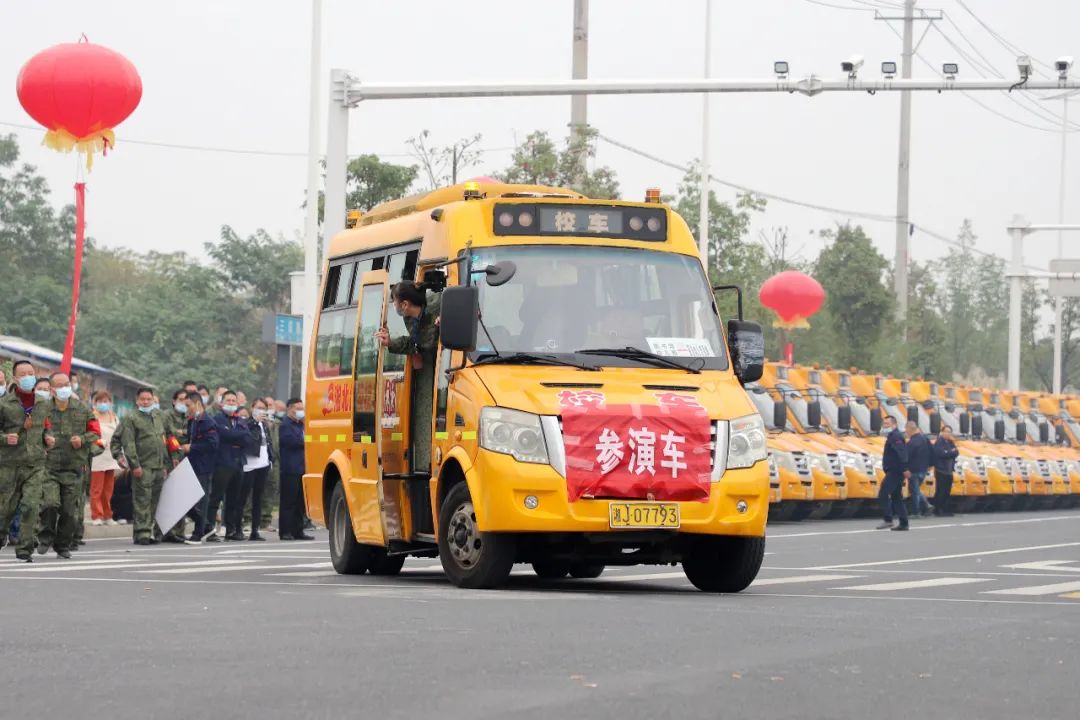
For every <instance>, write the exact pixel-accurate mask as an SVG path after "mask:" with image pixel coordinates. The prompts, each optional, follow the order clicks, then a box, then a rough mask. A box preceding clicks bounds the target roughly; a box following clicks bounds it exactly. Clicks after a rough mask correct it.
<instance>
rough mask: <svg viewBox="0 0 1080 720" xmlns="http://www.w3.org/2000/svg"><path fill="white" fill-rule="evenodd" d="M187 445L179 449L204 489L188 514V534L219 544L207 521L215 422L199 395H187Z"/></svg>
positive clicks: (214, 455)
mask: <svg viewBox="0 0 1080 720" xmlns="http://www.w3.org/2000/svg"><path fill="white" fill-rule="evenodd" d="M187 418H188V425H187V444H185V445H184V446H183V447H181V448H180V449H181V450H182V451H183V452H184V454H185V455H186V456H187V459H188V461H189V462H190V463H191V469H192V470H193V471H194V472H195V477H197V478H198V479H199V484H200V485H201V486H202V489H203V496H202V499H201V500H199V502H197V503H195V507H193V508H192V510H191V512H190V513H189V514H188V517H190V518H191V519H192V520H193V521H194V522H195V530H194V532H192V533H191V537H190V538H189V540H190V542H196V543H197V542H202V541H204V540H205V541H206V542H220V540H219V539H218V536H217V535H215V534H214V533H213V530H214V524H213V522H209V523H208V522H207V521H208V518H209V517H210V516H209V508H210V490H211V483H212V480H213V476H214V467H215V466H216V465H217V454H218V445H219V443H220V438H219V437H218V431H217V423H215V422H214V420H213V418H211V417H210V416H209V415H207V414H206V406H205V405H204V404H203V401H202V395H200V394H199V393H191V394H190V395H188V396H187Z"/></svg>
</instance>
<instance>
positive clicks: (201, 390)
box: [196, 385, 210, 413]
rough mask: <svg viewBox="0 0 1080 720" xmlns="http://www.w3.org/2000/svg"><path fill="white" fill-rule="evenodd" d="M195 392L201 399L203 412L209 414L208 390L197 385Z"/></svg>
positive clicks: (203, 386)
mask: <svg viewBox="0 0 1080 720" xmlns="http://www.w3.org/2000/svg"><path fill="white" fill-rule="evenodd" d="M196 392H198V393H199V397H200V398H202V404H203V408H204V410H203V412H206V413H209V412H210V389H209V388H208V387H206V386H205V385H199V386H198V388H197V390H196Z"/></svg>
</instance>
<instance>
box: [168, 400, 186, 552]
mask: <svg viewBox="0 0 1080 720" xmlns="http://www.w3.org/2000/svg"><path fill="white" fill-rule="evenodd" d="M161 422H162V425H163V426H164V428H165V441H166V451H167V452H168V459H167V462H166V463H165V472H166V474H168V473H169V472H170V471H171V470H172V469H173V468H174V467H176V466H177V465H179V464H180V463H181V462H183V460H184V451H183V450H181V449H180V448H181V447H182V446H184V445H187V442H188V417H187V393H186V392H184V391H183V390H177V391H176V392H174V393H173V399H172V407H170V408H168V409H167V410H162V411H161ZM174 439H175V442H174ZM186 530H187V518H180V521H179V522H177V523H176V525H175V526H174V527H173V528H172V529H171V530H170V531H169V532H167V533H165V537H164V538H162V539H163V540H164V541H165V542H171V543H183V542H184V535H185V533H186Z"/></svg>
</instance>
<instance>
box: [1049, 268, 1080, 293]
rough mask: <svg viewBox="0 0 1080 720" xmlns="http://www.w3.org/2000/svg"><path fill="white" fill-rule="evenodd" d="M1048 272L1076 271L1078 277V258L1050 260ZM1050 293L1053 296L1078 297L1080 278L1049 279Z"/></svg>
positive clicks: (1079, 271) (1079, 269)
mask: <svg viewBox="0 0 1080 720" xmlns="http://www.w3.org/2000/svg"><path fill="white" fill-rule="evenodd" d="M1050 272H1052V273H1077V275H1076V277H1077V278H1080V260H1051V261H1050ZM1050 294H1051V295H1053V296H1054V297H1080V279H1077V280H1055V279H1053V278H1051V279H1050Z"/></svg>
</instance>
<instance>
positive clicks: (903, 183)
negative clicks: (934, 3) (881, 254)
mask: <svg viewBox="0 0 1080 720" xmlns="http://www.w3.org/2000/svg"><path fill="white" fill-rule="evenodd" d="M914 15H915V0H904V50H903V52H902V53H901V55H900V63H901V64H900V77H902V78H904V79H905V80H906V79H908V78H910V77H911V56H912V49H911V40H912V38H911V35H912V32H913V30H914V25H915V18H914ZM910 189H911V91H910V90H904V91H903V92H901V93H900V159H899V161H898V162H897V167H896V248H895V251H896V254H895V255H894V257H893V264H894V270H893V289H894V290H895V291H896V316H897V318H898V319H899V320H900V322H901V323H906V322H907V301H908V237H910V236H909V234H908V233H909V232H910V231H909V227H910V225H911V220H910V217H909V211H908V209H909V201H910V198H909V191H910Z"/></svg>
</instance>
